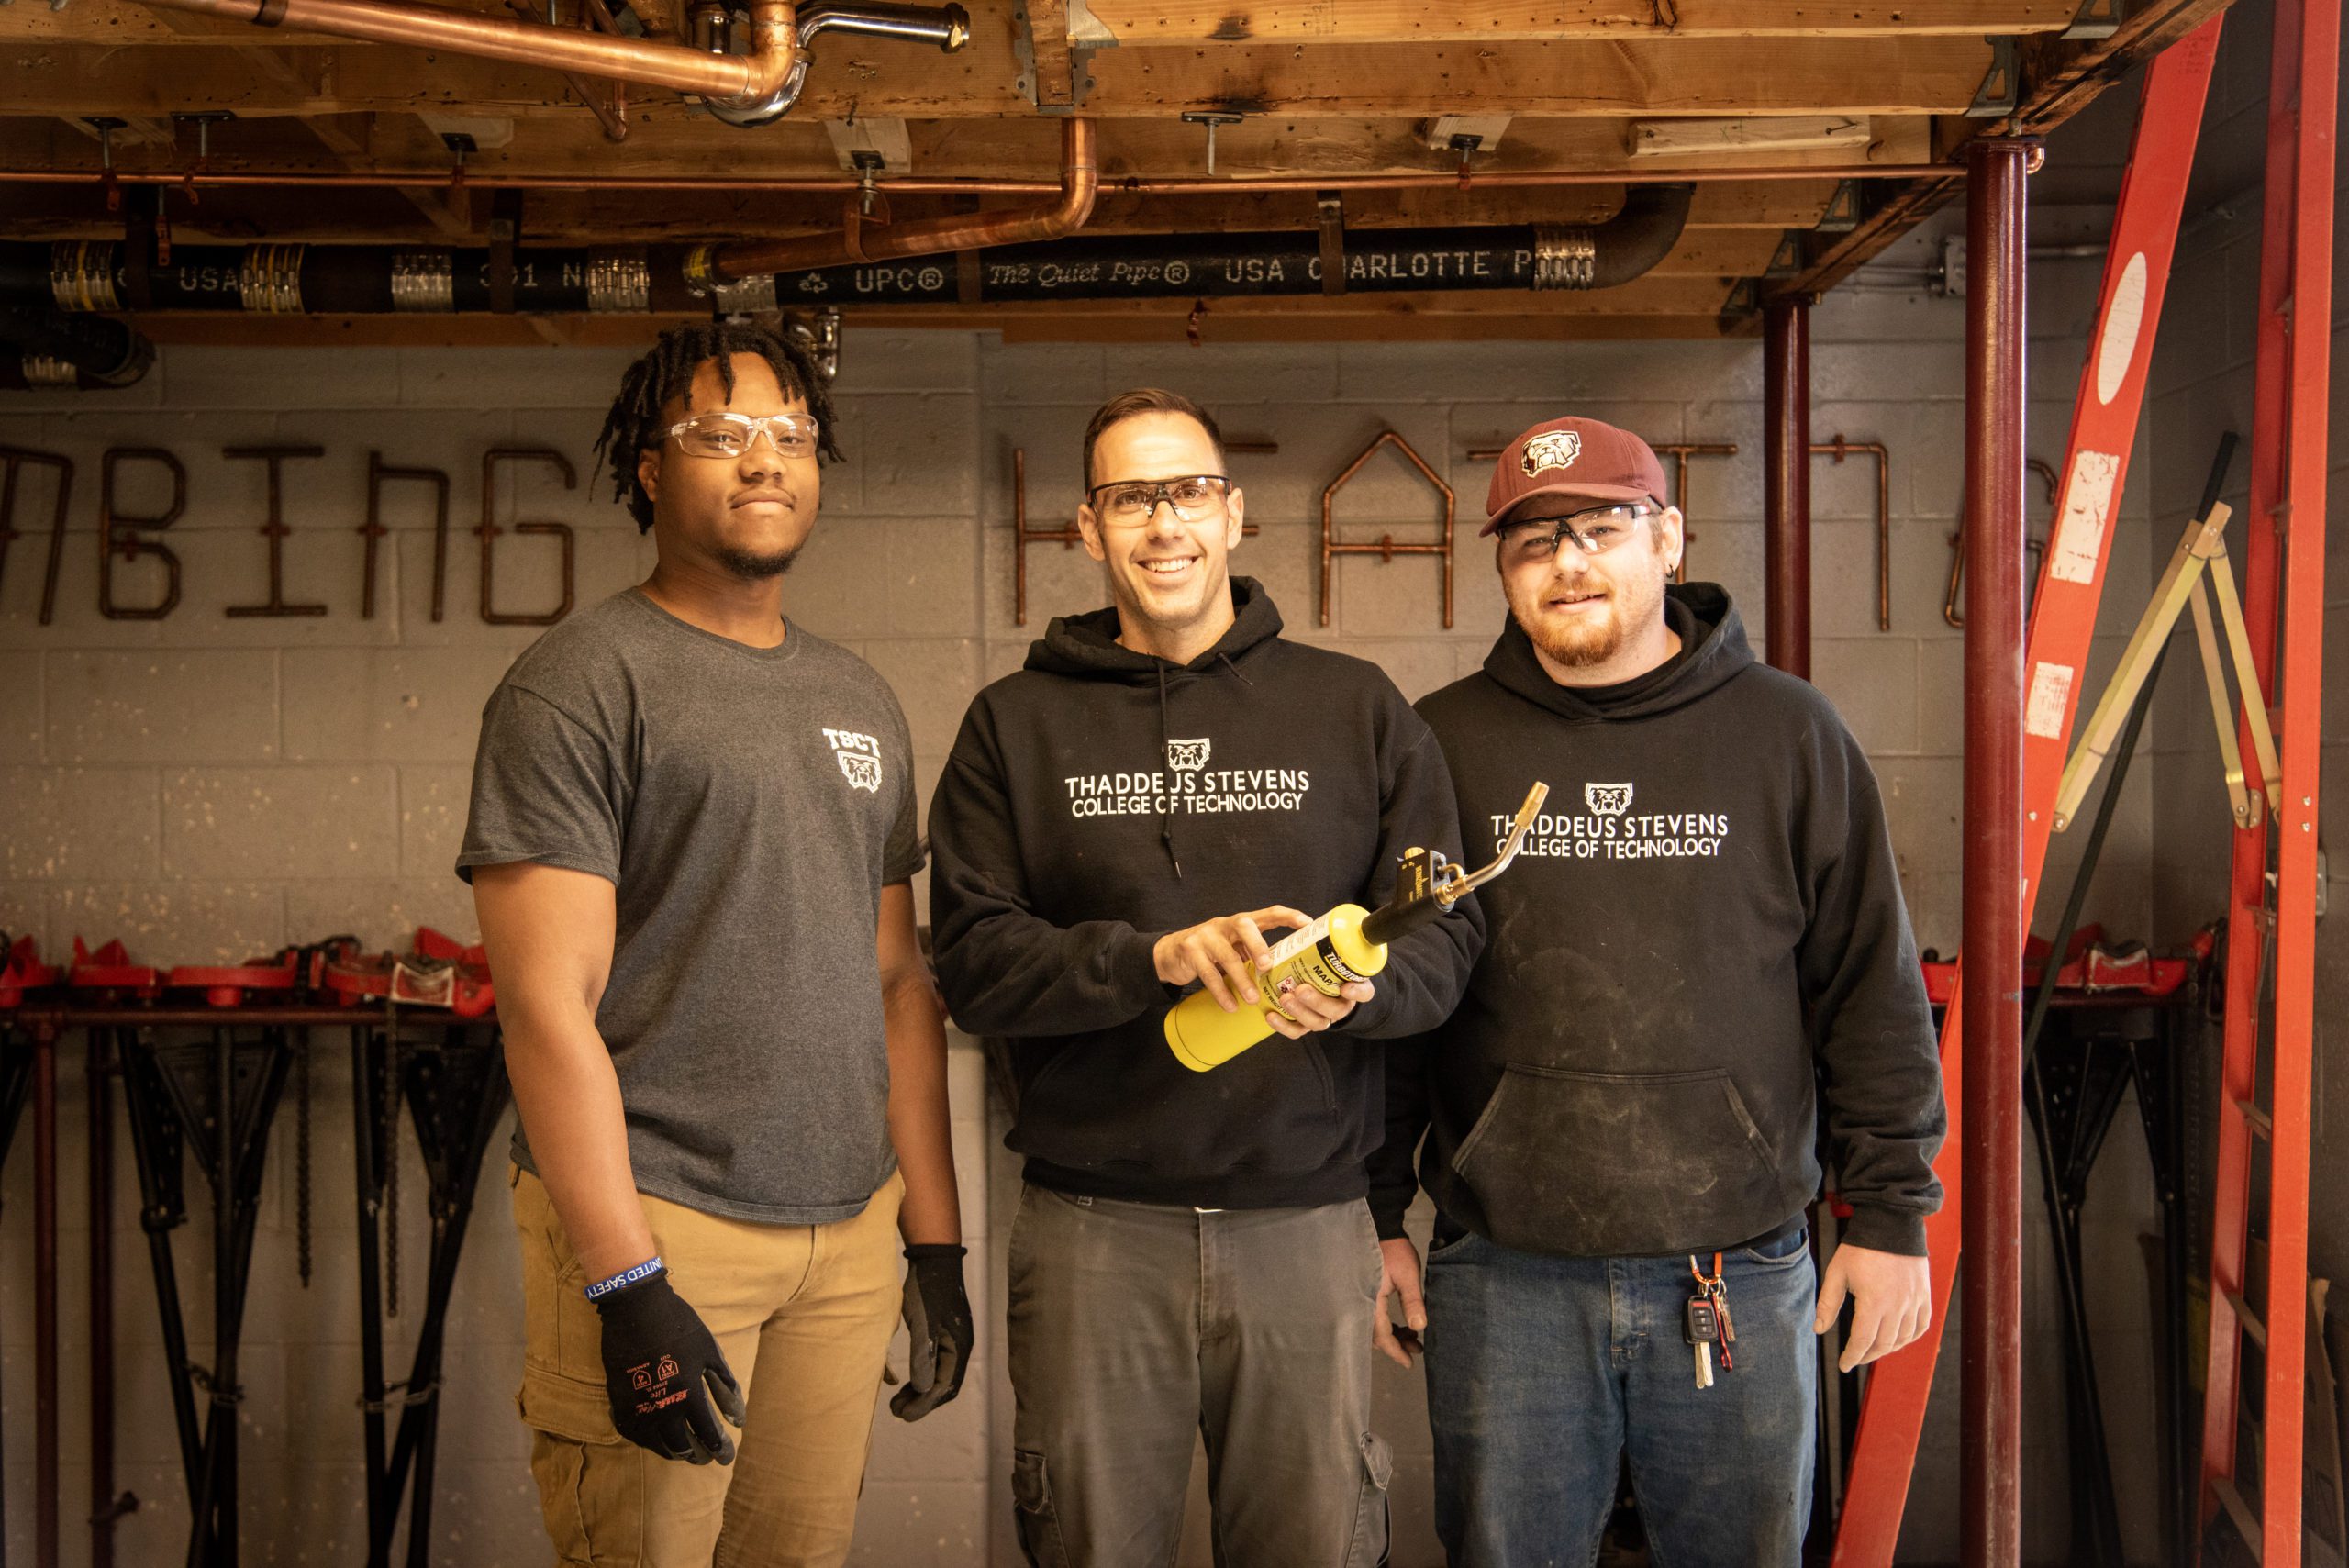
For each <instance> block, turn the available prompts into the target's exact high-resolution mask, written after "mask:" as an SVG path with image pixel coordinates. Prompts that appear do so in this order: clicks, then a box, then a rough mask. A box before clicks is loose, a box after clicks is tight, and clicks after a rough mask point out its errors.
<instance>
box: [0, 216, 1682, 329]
mask: <svg viewBox="0 0 2349 1568" xmlns="http://www.w3.org/2000/svg"><path fill="white" fill-rule="evenodd" d="M1693 190H1694V187H1693V186H1690V185H1686V184H1678V185H1648V186H1642V187H1639V188H1637V189H1635V190H1633V191H1632V192H1631V195H1630V196H1629V197H1628V198H1626V200H1625V202H1624V204H1623V207H1622V210H1621V211H1620V212H1619V213H1617V214H1616V216H1615V217H1612V218H1609V220H1607V221H1606V222H1605V223H1600V224H1594V225H1576V226H1554V227H1553V226H1546V225H1545V226H1541V227H1536V226H1532V225H1524V224H1520V225H1511V226H1506V227H1488V228H1387V229H1376V228H1366V229H1355V230H1352V231H1350V232H1349V233H1348V234H1347V235H1346V236H1345V239H1344V256H1345V268H1346V276H1345V280H1344V283H1345V290H1346V292H1348V293H1358V294H1383V293H1392V292H1397V291H1401V290H1419V289H1458V290H1474V291H1491V290H1512V289H1534V288H1555V289H1568V290H1580V289H1592V288H1613V287H1616V286H1619V285H1620V284H1625V283H1629V282H1631V280H1632V279H1633V278H1636V277H1639V276H1641V275H1642V274H1643V273H1645V272H1649V271H1650V270H1652V269H1653V267H1654V266H1655V264H1656V263H1657V262H1658V261H1662V260H1663V259H1664V257H1665V256H1667V255H1669V254H1670V253H1671V251H1672V248H1673V247H1674V246H1675V244H1677V243H1678V242H1679V239H1680V235H1681V232H1682V230H1683V228H1685V227H1686V225H1687V218H1688V203H1689V197H1690V195H1691V193H1692V192H1693ZM109 249H110V250H111V260H110V261H109V262H108V263H107V270H108V271H109V272H110V273H111V275H112V277H113V279H114V284H115V287H114V291H113V293H114V296H115V297H116V298H117V299H119V300H123V301H126V302H127V301H128V299H129V298H130V297H131V291H130V288H129V281H130V280H129V279H128V276H127V275H126V273H125V271H124V257H123V255H122V247H121V246H120V245H119V244H116V245H113V246H111V247H110V248H109ZM686 249H687V248H686V247H683V246H662V247H656V248H653V249H652V250H650V251H614V250H596V251H593V252H591V251H589V250H584V249H580V248H566V249H552V250H518V251H516V252H515V253H514V261H513V265H514V308H515V309H516V310H517V311H519V312H525V313H548V314H571V313H578V312H587V311H593V310H595V309H596V306H597V305H598V303H599V302H598V301H597V300H596V298H595V297H593V295H594V292H595V291H593V290H592V289H591V287H590V274H591V269H592V267H593V264H594V261H595V258H596V257H603V258H606V259H609V258H611V257H614V256H616V255H617V256H622V257H626V258H629V259H630V260H631V261H640V262H641V266H642V272H641V274H640V276H641V282H642V285H643V296H642V298H643V305H642V306H639V307H638V308H645V307H649V308H651V309H653V310H660V311H670V312H676V311H692V310H696V309H701V308H705V307H707V304H708V301H707V299H706V298H705V297H704V296H702V295H697V294H696V293H694V292H693V291H692V290H691V289H689V288H688V287H687V286H686V285H685V280H684V274H683V271H682V263H683V261H684V257H685V250H686ZM419 253H423V254H432V255H446V256H448V257H449V258H450V261H449V273H448V275H449V284H448V289H447V293H446V300H445V305H446V306H447V307H450V308H453V310H454V311H455V312H456V313H458V314H472V313H476V312H480V311H486V310H488V309H490V307H491V305H490V266H491V260H490V252H489V251H488V250H454V251H446V250H437V249H435V248H429V247H411V246H386V245H311V246H307V247H306V248H305V249H304V250H303V253H302V256H301V260H300V264H299V273H298V275H299V279H300V305H301V308H302V310H303V311H304V312H306V313H313V314H318V315H330V316H346V315H348V316H366V315H376V314H383V313H388V312H390V311H392V310H394V309H395V303H394V299H393V287H392V275H393V269H394V258H395V256H401V257H414V256H416V255H417V254H419ZM51 259H52V250H51V247H50V246H48V245H41V244H22V243H19V244H5V245H0V306H13V307H17V308H19V309H22V308H26V307H31V306H38V307H41V308H50V307H51V302H52V298H53V293H54V291H53V289H52V285H51V282H50V264H51ZM245 261H246V250H245V249H244V248H243V247H239V246H210V245H179V246H174V247H173V250H172V260H171V261H170V262H169V263H168V264H162V265H151V264H150V266H148V267H147V268H146V269H145V280H146V290H147V298H148V300H149V302H150V306H149V307H150V308H152V309H156V310H224V311H241V310H244V309H245V308H246V303H245V300H246V291H245V289H244V287H243V284H242V282H241V280H242V278H243V275H244V266H245ZM965 267H969V268H972V269H974V270H975V274H976V275H975V277H974V279H972V280H971V282H970V284H969V286H968V287H967V288H966V286H965V279H964V273H963V269H964V268H965ZM1322 292H1323V291H1322V286H1321V254H1320V238H1319V234H1318V233H1315V232H1312V231H1308V230H1294V231H1280V232H1271V233H1251V234H1193V235H1152V234H1142V235H1099V236H1079V237H1077V238H1074V239H1059V240H1052V241H1048V242H1044V243H1040V244H1033V245H1011V246H1005V247H1003V248H1001V249H998V250H987V251H985V252H984V253H978V252H970V253H946V254H941V255H937V256H930V257H918V258H913V259H908V260H905V261H876V262H866V263H858V264H855V265H852V266H845V267H830V268H825V269H822V270H819V271H816V272H799V273H793V274H786V275H785V279H784V280H783V281H779V282H778V283H777V284H776V285H775V295H776V297H777V299H778V301H779V302H780V303H783V304H804V305H821V304H830V303H837V302H841V301H855V302H859V303H863V304H873V305H914V304H924V303H941V304H952V303H956V302H962V301H965V300H966V299H975V300H977V301H980V302H1005V301H1037V300H1054V299H1068V300H1114V299H1166V298H1182V299H1189V298H1195V297H1200V296H1209V297H1229V296H1240V295H1319V294H1321V293H1322ZM605 308H606V309H607V310H609V309H610V308H611V306H609V305H608V303H607V304H606V305H605ZM420 313H424V314H429V313H431V312H420Z"/></svg>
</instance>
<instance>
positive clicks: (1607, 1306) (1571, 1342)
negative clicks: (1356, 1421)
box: [1426, 1226, 1819, 1568]
mask: <svg viewBox="0 0 2349 1568" xmlns="http://www.w3.org/2000/svg"><path fill="white" fill-rule="evenodd" d="M1437 1235H1438V1237H1439V1239H1440V1240H1439V1243H1438V1245H1436V1246H1434V1247H1432V1248H1431V1249H1430V1250H1429V1252H1428V1261H1427V1310H1428V1329H1427V1336H1426V1341H1427V1368H1428V1413H1429V1418H1430V1421H1431V1424H1432V1425H1433V1427H1434V1429H1435V1521H1436V1532H1437V1534H1439V1535H1441V1536H1442V1538H1443V1544H1444V1548H1445V1550H1446V1551H1447V1552H1449V1554H1450V1556H1451V1562H1452V1568H1587V1565H1588V1564H1589V1563H1590V1562H1592V1561H1593V1560H1594V1559H1596V1558H1597V1556H1598V1545H1599V1538H1600V1534H1601V1532H1602V1531H1603V1530H1604V1529H1605V1528H1606V1525H1607V1519H1608V1516H1609V1513H1610V1512H1611V1511H1612V1509H1613V1507H1614V1502H1615V1485H1616V1480H1617V1476H1618V1473H1619V1469H1620V1462H1621V1459H1622V1457H1623V1456H1624V1455H1626V1454H1628V1455H1629V1457H1630V1461H1631V1485H1632V1488H1633V1490H1634V1492H1635V1493H1636V1494H1637V1496H1638V1498H1639V1507H1640V1518H1641V1521H1642V1524H1643V1525H1644V1526H1645V1527H1646V1529H1647V1538H1648V1545H1649V1551H1650V1553H1651V1560H1652V1561H1653V1562H1654V1563H1655V1565H1656V1568H1712V1565H1715V1564H1721V1565H1729V1564H1735V1565H1737V1568H1746V1565H1748V1564H1754V1565H1785V1568H1793V1565H1795V1564H1797V1563H1798V1562H1800V1560H1801V1551H1802V1538H1803V1531H1804V1529H1805V1528H1806V1527H1807V1526H1808V1525H1809V1517H1810V1484H1811V1462H1812V1452H1811V1451H1812V1436H1811V1434H1812V1429H1813V1423H1814V1420H1815V1418H1816V1408H1817V1404H1816V1399H1815V1391H1816V1388H1817V1385H1818V1377H1819V1373H1818V1364H1819V1363H1818V1350H1817V1342H1816V1340H1814V1338H1813V1337H1812V1334H1811V1331H1810V1323H1811V1317H1812V1314H1813V1311H1814V1309H1815V1303H1816V1298H1817V1285H1816V1281H1815V1278H1814V1272H1813V1270H1812V1267H1811V1262H1810V1252H1809V1245H1808V1242H1807V1240H1806V1237H1805V1235H1804V1234H1803V1232H1801V1231H1800V1230H1798V1231H1797V1232H1796V1233H1795V1234H1794V1235H1792V1236H1790V1237H1787V1238H1786V1239H1784V1240H1778V1241H1774V1242H1771V1243H1770V1244H1768V1245H1767V1246H1766V1247H1764V1248H1760V1249H1745V1250H1742V1251H1732V1252H1730V1253H1727V1254H1725V1255H1724V1256H1723V1258H1722V1264H1721V1266H1722V1268H1723V1270H1724V1271H1725V1272H1726V1277H1727V1280H1728V1284H1729V1307H1730V1316H1731V1320H1732V1321H1733V1322H1734V1324H1735V1325H1736V1329H1737V1345H1736V1348H1735V1355H1736V1360H1737V1367H1736V1370H1735V1371H1733V1372H1723V1371H1721V1370H1720V1366H1719V1364H1718V1362H1716V1364H1715V1367H1714V1373H1713V1385H1712V1386H1711V1387H1710V1388H1705V1389H1699V1388H1698V1386H1697V1379H1696V1365H1695V1361H1694V1354H1695V1352H1694V1351H1692V1350H1691V1349H1690V1347H1689V1345H1688V1344H1687V1340H1684V1339H1683V1338H1682V1337H1681V1328H1682V1325H1683V1323H1684V1321H1685V1316H1686V1311H1687V1302H1688V1298H1689V1296H1691V1295H1693V1294H1695V1288H1696V1286H1695V1282H1694V1281H1693V1280H1691V1279H1690V1278H1689V1275H1688V1260H1687V1257H1686V1256H1679V1257H1665V1258H1552V1257H1542V1256H1539V1255H1537V1254H1534V1253H1530V1252H1518V1251H1510V1250H1509V1249H1508V1248H1506V1247H1503V1246H1500V1245H1499V1244H1497V1243H1496V1242H1493V1241H1488V1240H1486V1239H1485V1238H1484V1237H1481V1236H1478V1235H1475V1233H1473V1232H1471V1233H1468V1234H1466V1235H1462V1236H1458V1237H1452V1236H1451V1235H1450V1229H1449V1228H1448V1227H1442V1226H1440V1227H1439V1229H1438V1231H1437ZM1701 1261H1702V1262H1704V1263H1705V1264H1706V1265H1707V1266H1708V1267H1709V1266H1710V1265H1711V1262H1712V1260H1711V1259H1710V1258H1709V1257H1708V1258H1706V1259H1703V1260H1701Z"/></svg>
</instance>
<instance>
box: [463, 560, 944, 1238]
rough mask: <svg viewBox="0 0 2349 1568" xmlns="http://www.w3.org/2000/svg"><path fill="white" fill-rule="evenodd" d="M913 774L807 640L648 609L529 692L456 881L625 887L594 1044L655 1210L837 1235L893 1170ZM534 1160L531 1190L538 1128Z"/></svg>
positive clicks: (481, 760) (510, 718)
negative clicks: (480, 870) (897, 943)
mask: <svg viewBox="0 0 2349 1568" xmlns="http://www.w3.org/2000/svg"><path fill="white" fill-rule="evenodd" d="M912 775H913V743H912V740H910V738H909V737H908V736H907V731H906V719H905V715H904V714H903V713H902V712H901V711H900V710H899V708H898V706H897V700H896V696H895V695H892V694H891V692H890V690H889V688H888V686H887V684H885V683H884V682H883V681H882V679H881V677H880V676H879V675H878V674H876V673H874V670H873V668H872V666H870V665H868V664H866V663H865V662H864V661H863V660H862V659H859V658H857V657H856V655H854V654H852V653H851V652H849V651H847V650H846V649H843V648H838V647H835V646H834V645H833V644H831V643H829V642H826V641H825V640H824V639H821V638H819V637H815V636H812V635H810V634H809V633H807V632H806V631H803V630H801V629H800V628H798V627H797V626H796V625H787V626H786V634H785V638H784V640H783V642H782V644H781V645H780V646H778V647H775V648H771V649H762V648H748V647H745V646H743V645H742V644H740V643H739V642H735V641H732V640H731V639H727V638H723V637H718V636H716V635H715V634H713V633H710V632H707V631H703V630H702V629H700V628H697V627H695V626H691V625H688V624H687V623H685V621H682V620H679V619H678V618H677V617H674V616H673V615H671V614H669V613H668V612H667V611H666V610H663V609H662V608H661V607H660V606H657V605H655V604H654V603H653V602H652V601H651V599H649V598H647V597H645V595H643V593H642V592H641V591H640V590H637V589H633V588H631V589H629V591H628V592H626V593H624V594H619V595H614V596H613V597H611V598H609V599H607V600H605V601H604V602H603V603H602V604H600V605H597V606H596V607H595V608H593V609H590V610H587V611H585V612H584V613H583V614H580V615H577V616H574V617H572V618H571V619H569V620H567V621H565V622H563V623H562V625H561V626H558V627H556V628H554V629H553V630H551V631H550V632H548V633H547V634H546V635H545V636H544V637H542V638H540V639H539V640H538V642H537V643H536V644H534V645H533V646H532V647H531V648H530V649H529V651H527V652H525V653H524V654H523V655H522V656H521V658H519V659H518V660H516V661H515V662H514V667H513V668H512V669H511V670H509V671H507V675H506V680H505V683H504V684H501V685H500V686H499V687H498V688H497V690H496V692H495V694H493V695H491V697H490V699H489V706H487V707H486V708H485V709H484V711H483V713H482V725H481V748H480V750H479V751H478V752H476V753H475V756H474V759H473V815H472V819H471V820H470V821H469V822H468V823H467V824H466V827H465V842H464V849H463V851H462V853H461V854H460V855H459V856H458V857H457V874H458V875H459V876H462V877H464V878H465V879H466V880H467V881H469V882H470V881H471V880H472V877H471V875H470V873H469V871H468V868H470V867H473V866H479V865H502V864H505V863H507V862H515V861H532V862H539V863H540V864H544V865H554V866H566V867H569V868H571V869H573V870H575V871H584V872H592V873H595V874H596V875H597V876H602V877H608V878H610V879H611V881H612V883H613V884H614V886H615V888H616V889H617V894H616V915H617V918H618V927H617V930H616V933H615V939H614V941H613V945H612V969H611V978H610V980H609V982H608V983H607V985H606V986H605V989H604V999H603V1004H602V1006H600V1007H599V1008H598V1009H597V1010H596V1026H597V1027H598V1028H599V1029H601V1030H602V1031H603V1036H604V1040H605V1041H606V1042H607V1044H608V1045H609V1046H610V1047H611V1051H612V1062H613V1065H614V1066H615V1067H616V1068H617V1069H618V1073H619V1084H620V1099H621V1102H622V1103H623V1105H624V1106H625V1107H626V1109H627V1114H628V1142H629V1159H630V1160H631V1161H632V1162H634V1165H635V1171H636V1184H637V1186H638V1187H639V1188H640V1190H642V1191H644V1192H648V1193H651V1194H652V1195H655V1196H658V1197H664V1198H668V1199H670V1200H672V1201H674V1202H676V1203H681V1204H685V1205H686V1206H687V1207H692V1208H696V1209H701V1210H704V1211H706V1212H707V1213H711V1214H722V1215H728V1216H731V1217H733V1218H739V1219H752V1220H762V1221H765V1222H768V1223H772V1224H790V1225H817V1224H825V1223H829V1222H830V1221H832V1220H836V1219H845V1218H848V1217H849V1216H851V1215H853V1214H855V1213H857V1212H858V1211H859V1210H861V1209H863V1207H864V1205H865V1202H866V1200H867V1199H868V1198H870V1197H871V1196H872V1195H873V1194H874V1191H876V1190H877V1189H878V1188H879V1187H880V1185H881V1184H882V1183H884V1182H885V1181H887V1180H888V1178H889V1175H890V1173H891V1172H893V1171H894V1170H895V1169H896V1152H895V1151H894V1150H893V1149H892V1148H891V1147H890V1144H889V1134H888V1126H887V1115H886V1113H887V1101H888V1093H889V1062H888V1053H887V1048H886V1042H885V1040H884V1038H883V1031H882V1008H881V980H880V969H879V965H878V962H876V959H875V956H874V936H875V932H876V930H877V929H878V925H879V917H880V902H881V889H882V886H883V884H886V883H892V882H903V881H906V880H907V878H909V877H911V876H912V875H913V874H914V873H916V872H917V871H919V870H920V869H921V864H922V850H921V844H920V840H919V839H918V837H917V835H916V832H915V828H914V781H913V776H912ZM514 1158H515V1159H516V1160H517V1161H518V1162H520V1164H521V1165H522V1166H523V1167H524V1168H525V1169H528V1170H535V1168H536V1167H535V1166H533V1165H532V1164H531V1162H530V1153H529V1146H528V1144H527V1143H526V1142H525V1140H524V1139H523V1137H522V1134H521V1132H520V1130H519V1129H517V1130H516V1133H515V1137H514Z"/></svg>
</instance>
